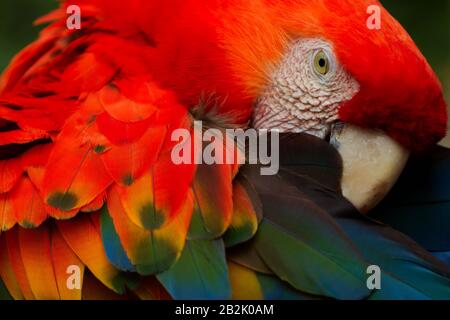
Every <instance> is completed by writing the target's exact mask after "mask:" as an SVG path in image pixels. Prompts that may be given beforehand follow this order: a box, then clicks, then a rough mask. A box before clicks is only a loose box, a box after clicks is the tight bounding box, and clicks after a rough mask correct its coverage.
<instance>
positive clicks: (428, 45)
mask: <svg viewBox="0 0 450 320" xmlns="http://www.w3.org/2000/svg"><path fill="white" fill-rule="evenodd" d="M382 3H383V4H384V5H385V7H386V8H387V9H388V10H389V11H390V12H391V13H392V14H393V16H395V17H396V18H397V19H398V20H399V21H400V22H401V23H402V25H403V26H404V27H405V28H406V29H407V30H408V31H409V33H410V34H411V36H412V37H413V38H414V40H415V41H416V43H417V45H418V46H419V48H420V49H421V50H422V52H423V53H424V55H425V56H426V57H427V59H428V61H429V62H430V64H431V65H432V67H433V68H434V70H435V71H436V73H437V75H438V76H439V78H440V79H441V81H442V84H443V87H444V90H445V93H446V97H447V101H450V0H433V1H427V0H384V1H382ZM56 6H57V1H56V0H0V71H1V70H3V69H4V68H5V67H6V66H7V64H8V62H9V60H10V59H11V58H12V57H13V56H14V55H15V54H16V53H17V52H18V51H19V50H20V49H22V48H23V47H24V46H25V45H26V44H28V43H30V42H31V41H33V39H35V38H36V37H37V34H38V32H39V28H38V27H33V26H32V22H33V21H34V20H35V19H36V18H37V17H39V16H41V15H43V14H45V13H47V12H49V11H50V10H51V9H53V8H56ZM446 144H447V145H449V146H450V137H448V138H447V140H446Z"/></svg>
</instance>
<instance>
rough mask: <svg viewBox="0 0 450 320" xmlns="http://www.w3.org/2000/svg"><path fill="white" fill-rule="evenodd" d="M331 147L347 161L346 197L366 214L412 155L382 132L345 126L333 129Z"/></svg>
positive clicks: (342, 184) (381, 198) (344, 177)
mask: <svg viewBox="0 0 450 320" xmlns="http://www.w3.org/2000/svg"><path fill="white" fill-rule="evenodd" d="M330 143H331V144H332V145H334V146H335V147H336V149H337V150H338V151H339V153H340V154H341V157H342V160H343V176H342V182H341V187H342V193H343V195H344V196H345V197H346V198H347V199H348V200H349V201H350V202H351V203H352V204H353V205H354V206H355V207H356V208H357V209H358V210H359V211H361V212H362V213H367V212H369V211H370V210H371V209H373V208H374V207H375V206H376V205H377V204H378V203H379V202H380V201H381V200H383V198H384V197H385V196H386V195H387V193H388V192H389V191H390V190H391V188H392V187H393V186H394V184H395V182H396V181H397V179H398V178H399V176H400V174H401V173H402V171H403V169H404V168H405V165H406V162H407V160H408V158H409V154H410V153H409V151H408V150H406V149H405V148H404V147H402V146H401V145H400V144H398V143H397V142H396V141H394V140H393V139H392V138H390V137H389V136H388V135H387V134H386V133H384V132H383V131H381V130H371V129H363V128H360V127H357V126H354V125H350V124H343V123H338V124H336V125H334V126H333V128H332V132H331V138H330Z"/></svg>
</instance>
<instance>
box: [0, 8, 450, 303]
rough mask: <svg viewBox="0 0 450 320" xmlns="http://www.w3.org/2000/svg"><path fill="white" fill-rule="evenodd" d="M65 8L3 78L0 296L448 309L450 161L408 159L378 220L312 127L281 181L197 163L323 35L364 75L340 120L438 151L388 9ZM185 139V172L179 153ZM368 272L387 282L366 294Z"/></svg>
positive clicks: (435, 92) (437, 100) (440, 127)
mask: <svg viewBox="0 0 450 320" xmlns="http://www.w3.org/2000/svg"><path fill="white" fill-rule="evenodd" d="M376 3H377V2H376ZM68 4H69V3H68V2H67V1H62V4H61V7H60V8H59V9H57V10H56V11H55V12H53V13H51V14H49V15H47V16H45V17H43V18H42V19H40V23H48V24H50V25H49V26H47V27H46V28H44V29H43V31H42V33H41V35H40V37H39V39H38V40H36V41H35V42H34V43H33V44H31V45H30V46H28V47H27V48H25V49H24V50H23V51H22V52H21V53H19V54H18V55H17V56H16V57H15V58H14V59H13V61H12V62H11V65H10V66H9V67H8V68H7V70H6V71H5V73H4V74H3V76H2V77H1V78H0V228H1V231H0V298H3V297H5V298H9V297H13V298H14V299H30V300H31V299H46V298H49V299H87V300H89V299H134V298H141V299H165V300H168V299H230V298H233V299H328V298H331V299H399V298H408V299H428V298H432V299H446V298H450V292H449V290H448V288H449V287H450V284H449V281H450V280H449V279H450V271H449V269H448V267H447V266H446V265H445V263H443V261H446V260H447V261H448V252H450V247H449V246H448V244H449V242H448V237H447V233H448V232H447V231H448V224H447V221H449V220H448V217H447V215H446V212H447V211H448V210H447V209H448V208H447V207H448V203H447V202H448V190H450V189H449V188H448V187H449V186H448V181H449V179H447V177H448V172H449V167H448V161H447V160H448V150H445V149H442V148H438V149H434V150H433V151H430V152H431V154H430V155H428V156H424V159H425V160H420V161H419V162H418V163H416V162H415V161H416V160H417V159H418V158H416V157H414V156H413V159H412V160H411V161H410V163H409V167H408V168H407V170H406V172H405V173H404V175H403V176H402V177H401V179H400V181H399V184H398V185H397V189H394V191H393V192H392V193H391V195H390V197H388V198H387V199H386V201H385V202H384V203H383V204H382V205H381V206H380V207H379V208H378V210H377V211H375V212H373V213H372V215H371V216H370V217H366V216H363V215H361V214H360V213H359V212H358V211H357V210H356V209H355V208H354V207H353V205H351V204H350V203H349V201H347V200H346V199H345V198H344V196H343V195H342V190H341V182H342V181H341V178H342V172H343V162H342V161H343V160H342V159H341V157H340V155H339V153H338V152H337V151H336V150H335V149H334V148H333V147H331V146H330V144H329V143H327V142H326V141H325V140H320V139H318V138H315V137H313V136H309V135H306V134H294V133H291V134H286V135H282V138H281V141H280V171H279V172H278V174H277V175H275V176H264V175H261V173H260V169H261V168H260V166H259V165H250V164H245V165H240V164H238V163H236V161H235V162H234V163H232V164H219V163H217V164H216V163H214V164H209V163H206V162H203V163H198V162H199V160H200V156H201V155H202V153H205V152H206V153H210V154H211V155H212V153H213V152H212V151H211V150H212V149H214V148H213V147H220V148H219V149H217V150H219V151H215V152H218V154H214V155H215V157H216V158H217V159H221V160H225V159H224V158H225V152H224V151H225V149H223V147H224V145H226V144H225V142H226V141H224V139H221V138H220V137H218V136H217V137H214V139H213V141H212V143H211V144H208V143H206V142H207V141H203V143H202V142H200V143H198V141H195V139H194V138H195V136H196V135H200V136H201V135H202V134H203V133H204V132H205V131H206V129H217V130H216V133H217V132H219V133H222V132H224V131H225V130H226V129H229V128H240V129H246V128H247V127H248V126H252V125H254V123H252V113H253V111H254V106H255V104H257V102H258V101H260V98H261V96H262V95H263V94H264V91H265V90H266V87H268V86H270V84H269V80H270V79H271V78H272V75H273V73H274V72H273V71H274V70H275V69H276V68H277V66H278V65H279V64H280V63H281V62H282V60H283V57H284V55H285V52H286V51H287V50H288V49H289V48H290V47H291V45H292V43H293V41H295V40H296V39H303V38H311V39H323V41H325V40H326V41H327V43H329V44H330V47H332V49H333V53H334V54H335V55H336V61H339V62H340V63H341V64H342V68H343V69H345V70H346V71H348V74H347V76H348V77H353V78H355V81H356V82H357V84H358V90H357V91H358V92H357V94H356V95H355V96H354V97H352V98H351V99H350V98H349V100H348V101H345V102H342V105H340V106H339V110H338V111H336V116H337V117H338V118H339V120H343V121H347V122H348V123H350V124H354V125H359V126H362V127H369V128H372V129H377V130H378V129H382V130H384V131H386V132H387V134H389V136H390V137H391V138H393V139H395V140H396V141H397V142H398V143H400V144H401V145H402V146H403V147H404V148H407V149H408V150H411V151H416V150H423V149H425V148H427V147H430V146H432V145H433V144H435V143H436V142H437V141H438V140H439V139H440V138H442V137H443V135H444V134H445V123H446V114H445V101H444V99H443V96H442V89H441V87H440V85H439V82H438V80H437V78H436V76H435V75H434V73H433V72H432V70H431V68H430V67H429V66H428V64H427V63H426V61H425V59H424V57H423V56H422V55H421V53H420V52H419V50H418V49H417V47H416V46H415V45H414V43H413V41H412V40H411V39H410V37H409V36H408V35H407V34H406V32H405V31H404V30H403V29H402V27H401V26H400V25H399V24H398V23H397V22H396V21H395V20H394V19H393V18H392V17H391V16H389V15H388V14H387V12H385V11H384V9H382V14H383V24H385V28H383V29H381V30H378V32H368V30H367V27H366V24H365V22H366V18H367V17H366V5H367V2H366V1H365V0H352V1H350V0H339V1H337V0H330V1H306V0H292V1H281V0H273V1H263V0H255V1H240V0H233V1H206V0H183V1H182V0H168V1H161V0H129V1H128V2H127V3H126V4H124V2H123V1H119V0H110V1H103V0H79V1H78V5H80V7H81V9H82V13H83V19H82V30H81V31H72V30H68V29H67V28H66V24H65V19H66V18H67V15H66V11H65V9H66V6H67V5H68ZM349 30H352V32H349ZM398 70H402V71H403V72H398ZM418 79H420V81H418ZM296 80H299V79H296ZM277 81H278V80H277ZM278 82H279V84H280V83H281V85H282V88H284V87H283V84H282V82H283V81H282V80H280V81H278ZM294 82H295V81H294ZM300 82H301V81H300ZM287 87H289V86H288V85H287ZM278 89H280V88H278ZM291 89H292V88H289V90H291ZM280 90H281V89H280ZM283 90H288V89H286V88H284V89H283ZM303 98H305V99H307V98H308V97H303ZM305 99H304V100H305ZM307 100H308V99H307ZM285 102H286V101H285ZM325 102H328V103H333V102H332V101H325ZM283 104H284V102H283ZM286 104H287V105H288V103H287V102H286ZM281 107H282V106H281ZM291 111H292V110H291ZM294 111H298V110H294ZM294 111H292V112H293V113H292V114H291V113H290V112H288V113H289V114H290V116H291V118H295V117H294V116H293V114H294V113H295V112H294ZM278 116H280V117H281V116H283V115H282V114H280V115H277V117H278ZM398 119H403V120H402V121H398ZM196 120H201V121H202V122H203V124H205V125H206V127H207V128H206V129H205V130H204V131H203V132H198V131H199V130H198V129H197V128H196V127H195V123H194V121H196ZM291 120H293V119H291ZM177 129H183V130H184V131H183V132H189V133H190V134H191V137H190V138H189V139H188V140H187V141H186V142H185V143H186V145H189V144H191V146H193V149H194V150H191V151H192V152H191V154H190V155H189V156H188V157H187V158H188V160H191V161H190V163H191V164H186V163H184V164H175V163H174V161H173V159H172V151H173V150H174V147H175V146H177V143H178V142H179V141H173V139H172V138H173V135H174V133H176V130H177ZM227 147H228V146H227ZM226 151H230V150H226ZM233 151H237V152H238V156H242V155H243V153H242V154H241V153H240V152H241V150H236V149H235V150H233ZM215 152H214V153H215ZM193 160H195V161H193ZM234 160H236V158H235V159H234ZM417 172H419V173H420V174H419V175H417V176H414V174H415V173H417ZM443 172H444V173H443ZM411 181H414V182H416V183H414V184H413V183H411ZM405 188H406V189H405ZM405 190H406V191H405ZM405 194H406V195H407V196H405ZM407 198H414V200H413V201H410V200H409V199H407ZM399 207H400V208H399ZM428 211H432V214H428ZM372 218H377V219H379V220H382V222H385V223H387V224H388V225H391V226H392V227H394V228H398V229H399V230H400V231H402V232H405V233H406V234H408V235H409V236H411V237H412V238H413V239H414V240H411V239H410V238H408V237H407V236H405V235H403V234H402V233H400V232H398V231H396V230H394V229H393V228H391V227H389V226H387V225H385V224H383V223H380V222H376V221H375V220H372ZM423 226H428V227H426V228H423ZM415 241H417V242H418V243H420V245H422V246H424V247H425V249H424V248H422V247H421V246H420V245H419V244H418V243H416V242H415ZM426 249H427V250H430V251H433V253H434V254H435V255H436V256H437V257H438V258H439V259H441V260H439V259H436V258H435V257H433V255H432V254H430V253H429V252H427V250H426ZM371 264H377V265H380V266H381V268H382V270H383V272H384V274H383V290H381V291H375V290H371V289H369V288H368V287H367V285H366V280H367V267H368V266H369V265H371ZM67 266H78V267H79V270H80V276H81V278H82V279H81V283H82V288H81V289H80V290H69V289H68V288H67V286H66V284H67V283H66V281H67V276H68V274H67ZM6 291H7V292H6Z"/></svg>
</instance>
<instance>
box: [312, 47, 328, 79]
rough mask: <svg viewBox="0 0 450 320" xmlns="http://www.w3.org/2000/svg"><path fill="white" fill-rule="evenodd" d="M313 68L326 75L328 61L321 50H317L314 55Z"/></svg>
mask: <svg viewBox="0 0 450 320" xmlns="http://www.w3.org/2000/svg"><path fill="white" fill-rule="evenodd" d="M314 68H315V70H316V71H317V72H318V73H319V74H321V75H326V74H327V73H328V71H329V70H330V62H329V61H328V57H327V55H326V54H325V52H323V51H322V50H321V51H319V52H317V53H316V55H315V57H314Z"/></svg>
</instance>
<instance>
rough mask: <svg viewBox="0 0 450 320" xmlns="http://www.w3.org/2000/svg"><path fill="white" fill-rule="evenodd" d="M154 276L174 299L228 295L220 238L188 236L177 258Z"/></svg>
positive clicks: (227, 281) (223, 253)
mask: <svg viewBox="0 0 450 320" xmlns="http://www.w3.org/2000/svg"><path fill="white" fill-rule="evenodd" d="M157 278H158V280H159V281H160V282H161V283H162V285H163V286H164V287H165V288H166V290H167V291H168V292H169V293H170V295H171V296H172V297H173V298H174V299H178V300H194V299H208V300H209V299H212V300H217V299H229V298H230V297H231V288H230V283H229V280H228V267H227V263H226V260H225V246H224V244H223V241H222V240H214V241H207V240H190V241H187V242H186V246H185V248H184V250H183V253H182V255H181V257H180V259H179V260H178V261H177V263H175V265H173V266H172V267H171V268H170V269H169V270H168V271H166V272H164V273H161V274H159V275H157Z"/></svg>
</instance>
